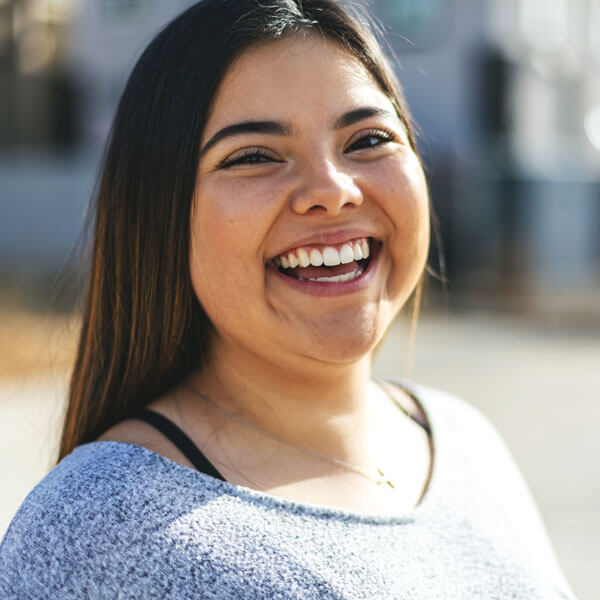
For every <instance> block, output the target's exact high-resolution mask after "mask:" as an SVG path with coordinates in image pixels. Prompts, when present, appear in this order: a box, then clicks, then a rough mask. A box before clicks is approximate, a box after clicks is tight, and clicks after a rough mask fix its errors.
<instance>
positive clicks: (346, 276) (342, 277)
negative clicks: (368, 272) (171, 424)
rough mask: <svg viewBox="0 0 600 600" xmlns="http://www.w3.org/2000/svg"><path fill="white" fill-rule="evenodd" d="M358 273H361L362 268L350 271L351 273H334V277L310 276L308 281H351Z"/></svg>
mask: <svg viewBox="0 0 600 600" xmlns="http://www.w3.org/2000/svg"><path fill="white" fill-rule="evenodd" d="M359 275H362V270H360V269H358V270H357V271H352V273H345V274H344V275H335V276H334V277H311V278H310V279H309V281H318V282H320V283H337V282H340V281H352V280H353V279H356V278H357V277H358V276H359Z"/></svg>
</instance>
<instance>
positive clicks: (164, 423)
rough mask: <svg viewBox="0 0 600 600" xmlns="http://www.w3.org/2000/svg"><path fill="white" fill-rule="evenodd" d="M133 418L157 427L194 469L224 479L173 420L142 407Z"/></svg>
mask: <svg viewBox="0 0 600 600" xmlns="http://www.w3.org/2000/svg"><path fill="white" fill-rule="evenodd" d="M134 418H135V419H138V420H140V421H144V422H145V423H148V425H152V427H154V428H155V429H158V431H160V432H161V433H162V434H163V435H164V436H165V437H166V438H168V439H169V440H170V441H171V442H173V444H175V446H177V448H179V450H180V451H181V453H182V454H183V455H184V456H185V457H186V458H187V459H188V460H189V461H190V462H191V463H192V464H193V465H194V467H196V469H198V471H200V472H201V473H205V474H206V475H210V476H211V477H214V478H215V479H220V480H221V481H225V478H224V477H223V475H221V473H219V472H218V471H217V470H216V469H215V468H214V467H213V465H212V464H211V463H210V462H209V461H208V459H207V458H206V456H204V454H202V452H200V450H199V449H198V447H197V446H196V445H195V444H194V442H192V440H191V439H190V438H189V437H188V436H187V435H186V434H185V433H184V432H183V431H182V430H181V429H180V428H179V427H178V426H177V425H175V423H173V421H171V420H170V419H167V417H164V416H163V415H161V414H159V413H157V412H154V411H153V410H149V409H144V410H143V411H141V412H140V413H138V414H137V415H135V417H134Z"/></svg>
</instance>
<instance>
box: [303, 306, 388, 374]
mask: <svg viewBox="0 0 600 600" xmlns="http://www.w3.org/2000/svg"><path fill="white" fill-rule="evenodd" d="M366 317H368V318H366ZM390 322H391V321H390V319H387V318H386V319H383V318H381V316H380V317H378V318H373V315H365V314H363V313H360V314H358V315H355V316H354V318H348V316H344V317H342V316H333V317H331V318H329V319H327V321H326V322H325V323H321V324H320V325H319V327H318V329H316V330H314V331H313V332H312V336H311V337H312V341H311V350H312V352H311V354H312V355H313V356H314V357H315V358H316V359H318V360H322V361H325V362H333V363H351V362H356V361H358V360H361V359H363V358H364V357H365V356H367V355H369V354H371V352H372V351H373V350H374V349H375V348H376V346H377V345H378V344H379V343H380V342H381V340H382V339H383V336H384V335H385V332H386V331H387V328H388V327H389V324H390Z"/></svg>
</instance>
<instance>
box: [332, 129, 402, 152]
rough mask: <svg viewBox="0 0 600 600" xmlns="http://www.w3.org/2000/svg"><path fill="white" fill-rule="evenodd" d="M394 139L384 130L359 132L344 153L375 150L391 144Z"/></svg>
mask: <svg viewBox="0 0 600 600" xmlns="http://www.w3.org/2000/svg"><path fill="white" fill-rule="evenodd" d="M395 139H396V138H395V136H394V135H393V134H392V133H390V132H389V131H386V130H385V129H369V130H367V131H361V132H360V133H359V134H358V135H357V136H355V138H354V141H352V142H351V143H350V145H349V146H348V147H347V148H346V150H345V151H344V152H354V151H356V150H365V149H369V148H376V147H377V146H380V145H381V144H385V143H388V142H393V141H394V140H395Z"/></svg>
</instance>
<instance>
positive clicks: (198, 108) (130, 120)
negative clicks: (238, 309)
mask: <svg viewBox="0 0 600 600" xmlns="http://www.w3.org/2000/svg"><path fill="white" fill-rule="evenodd" d="M364 21H365V19H364V16H363V17H356V16H351V15H350V14H349V13H348V12H347V11H345V10H343V9H342V8H341V7H340V6H339V5H338V4H337V3H336V2H334V1H333V0H203V1H201V2H199V3H197V4H195V5H194V6H192V7H191V8H189V9H188V10H186V11H185V12H184V13H182V14H181V15H180V16H179V17H177V18H176V19H175V20H174V21H172V22H171V23H170V24H169V25H167V26H166V27H165V28H164V29H163V30H162V31H161V32H160V33H159V34H158V35H157V37H156V38H155V39H154V40H153V41H152V42H151V44H150V45H149V46H148V48H147V49H146V50H145V52H144V53H143V54H142V56H141V58H140V59H139V61H138V63H137V64H136V66H135V68H134V70H133V72H132V74H131V76H130V78H129V80H128V83H127V85H126V87H125V90H124V92H123V95H122V97H121V100H120V103H119V107H118V109H117V113H116V116H115V120H114V123H113V126H112V130H111V133H110V136H109V140H108V143H107V148H106V152H105V158H104V162H103V167H102V170H101V176H100V180H99V186H98V190H97V193H96V194H95V199H94V203H93V205H92V209H91V210H92V213H91V214H92V216H93V227H94V231H93V249H92V256H91V265H90V275H89V283H88V288H87V296H86V300H85V305H84V309H83V323H82V329H81V337H80V341H79V348H78V352H77V357H76V362H75V367H74V370H73V374H72V378H71V384H70V389H69V398H68V406H67V411H66V415H65V422H64V428H63V432H62V438H61V443H60V449H59V460H60V459H61V458H63V457H64V456H65V455H67V454H69V453H70V452H71V451H72V450H73V448H75V446H77V445H79V444H82V443H85V442H89V441H92V440H94V439H96V438H97V437H98V436H99V435H101V434H102V433H103V432H104V431H106V430H107V429H108V428H109V427H111V426H112V425H114V424H116V423H118V422H119V421H121V420H123V419H125V418H127V417H129V416H131V415H132V414H134V413H135V412H136V411H138V410H139V409H141V408H142V407H143V406H145V405H146V404H148V403H149V402H150V401H152V400H153V399H154V398H156V397H157V396H159V395H160V394H162V393H164V392H165V391H166V390H168V389H169V388H171V387H172V386H174V385H175V384H176V383H177V382H178V381H180V380H181V379H182V378H184V377H185V376H186V374H187V373H189V372H190V371H191V370H192V369H195V368H201V367H202V365H203V363H204V361H205V360H206V357H207V353H208V352H209V350H210V338H211V324H210V321H209V320H208V318H207V317H206V315H205V313H204V311H203V310H202V307H201V306H200V304H199V302H198V301H197V299H196V297H195V295H194V292H193V289H192V286H191V282H190V276H189V264H188V249H189V238H190V232H189V220H190V210H191V202H192V197H193V193H194V187H195V184H196V171H197V164H198V152H199V143H200V139H201V136H202V131H203V129H204V125H205V122H206V119H207V115H208V111H209V109H210V106H211V102H212V101H213V98H214V95H215V93H216V90H217V87H218V85H219V82H220V81H221V79H222V77H223V75H224V73H225V71H226V70H227V68H228V67H229V65H230V64H231V63H232V61H233V60H234V59H235V58H236V57H237V56H239V55H240V54H241V53H242V52H243V51H244V50H246V49H247V48H248V47H249V46H251V45H252V44H255V43H257V42H259V41H263V40H269V39H272V40H274V39H278V38H280V37H282V36H284V35H286V34H290V33H300V32H305V31H312V32H316V33H318V34H321V35H323V36H325V37H327V38H328V39H330V40H333V41H334V42H335V43H337V44H339V45H340V46H341V47H343V48H344V49H346V50H347V51H348V52H350V53H351V54H352V55H354V56H355V57H357V58H358V59H359V60H360V61H361V62H362V64H364V65H365V67H366V68H367V69H368V71H369V72H370V73H371V74H372V75H373V76H374V78H375V80H376V81H377V82H378V84H379V85H380V86H381V88H382V89H383V91H384V92H385V93H386V94H387V95H388V97H389V98H390V100H391V101H392V102H393V103H394V105H395V107H396V110H397V112H398V115H399V116H400V118H401V119H402V120H403V121H404V123H405V124H406V126H407V129H408V131H409V135H410V136H411V137H410V139H411V143H412V144H413V147H414V140H413V138H412V134H411V133H410V132H411V126H410V119H409V114H408V111H407V109H406V106H405V102H404V98H403V95H402V92H401V90H400V87H399V84H398V82H397V80H396V78H395V76H394V74H393V71H392V70H391V68H390V67H389V65H388V64H387V62H386V60H385V59H384V57H383V54H382V52H381V49H380V47H379V45H378V43H377V41H376V38H375V36H374V34H373V33H372V32H371V31H370V30H369V28H367V27H366V26H365V25H363V24H362V23H364Z"/></svg>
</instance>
